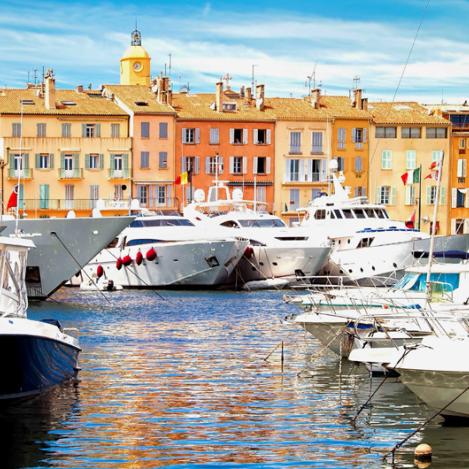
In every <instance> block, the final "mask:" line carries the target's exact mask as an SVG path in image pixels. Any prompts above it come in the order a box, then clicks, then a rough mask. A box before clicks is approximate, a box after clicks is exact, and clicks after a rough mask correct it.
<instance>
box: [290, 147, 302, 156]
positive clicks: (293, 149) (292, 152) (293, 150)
mask: <svg viewBox="0 0 469 469" xmlns="http://www.w3.org/2000/svg"><path fill="white" fill-rule="evenodd" d="M288 154H289V155H301V154H302V153H301V145H290V151H289V152H288Z"/></svg>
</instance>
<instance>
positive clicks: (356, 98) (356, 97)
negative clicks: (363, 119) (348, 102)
mask: <svg viewBox="0 0 469 469" xmlns="http://www.w3.org/2000/svg"><path fill="white" fill-rule="evenodd" d="M353 107H354V108H356V109H362V90H361V89H360V88H356V89H354V90H353Z"/></svg>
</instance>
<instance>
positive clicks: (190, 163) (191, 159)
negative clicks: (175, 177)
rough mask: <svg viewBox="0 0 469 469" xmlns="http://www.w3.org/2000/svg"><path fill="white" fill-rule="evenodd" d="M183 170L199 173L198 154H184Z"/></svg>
mask: <svg viewBox="0 0 469 469" xmlns="http://www.w3.org/2000/svg"><path fill="white" fill-rule="evenodd" d="M185 171H188V172H191V171H192V172H193V173H194V174H199V172H200V158H199V157H198V156H184V157H183V158H182V172H183V173H184V172H185Z"/></svg>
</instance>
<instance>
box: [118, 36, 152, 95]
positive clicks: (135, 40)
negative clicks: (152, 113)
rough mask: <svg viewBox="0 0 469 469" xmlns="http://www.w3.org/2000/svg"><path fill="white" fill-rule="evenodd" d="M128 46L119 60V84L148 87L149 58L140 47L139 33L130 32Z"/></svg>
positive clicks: (149, 74) (149, 73) (149, 75)
mask: <svg viewBox="0 0 469 469" xmlns="http://www.w3.org/2000/svg"><path fill="white" fill-rule="evenodd" d="M131 37H132V40H131V42H130V46H129V47H128V48H127V50H126V51H125V52H124V55H123V56H122V57H121V59H120V84H121V85H144V86H148V87H149V86H150V79H151V58H150V55H149V54H148V52H147V51H146V50H145V48H144V47H143V46H142V36H141V34H140V31H138V30H137V29H135V30H134V31H133V32H132V35H131Z"/></svg>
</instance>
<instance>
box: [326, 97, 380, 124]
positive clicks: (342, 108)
mask: <svg viewBox="0 0 469 469" xmlns="http://www.w3.org/2000/svg"><path fill="white" fill-rule="evenodd" d="M319 103H320V105H321V106H323V107H324V108H325V109H327V110H328V111H329V112H330V113H331V115H332V116H333V117H335V118H336V119H371V114H370V113H369V112H368V111H365V110H364V109H356V108H354V107H352V101H351V100H350V98H349V97H348V96H328V95H323V96H321V97H320V98H319Z"/></svg>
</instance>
